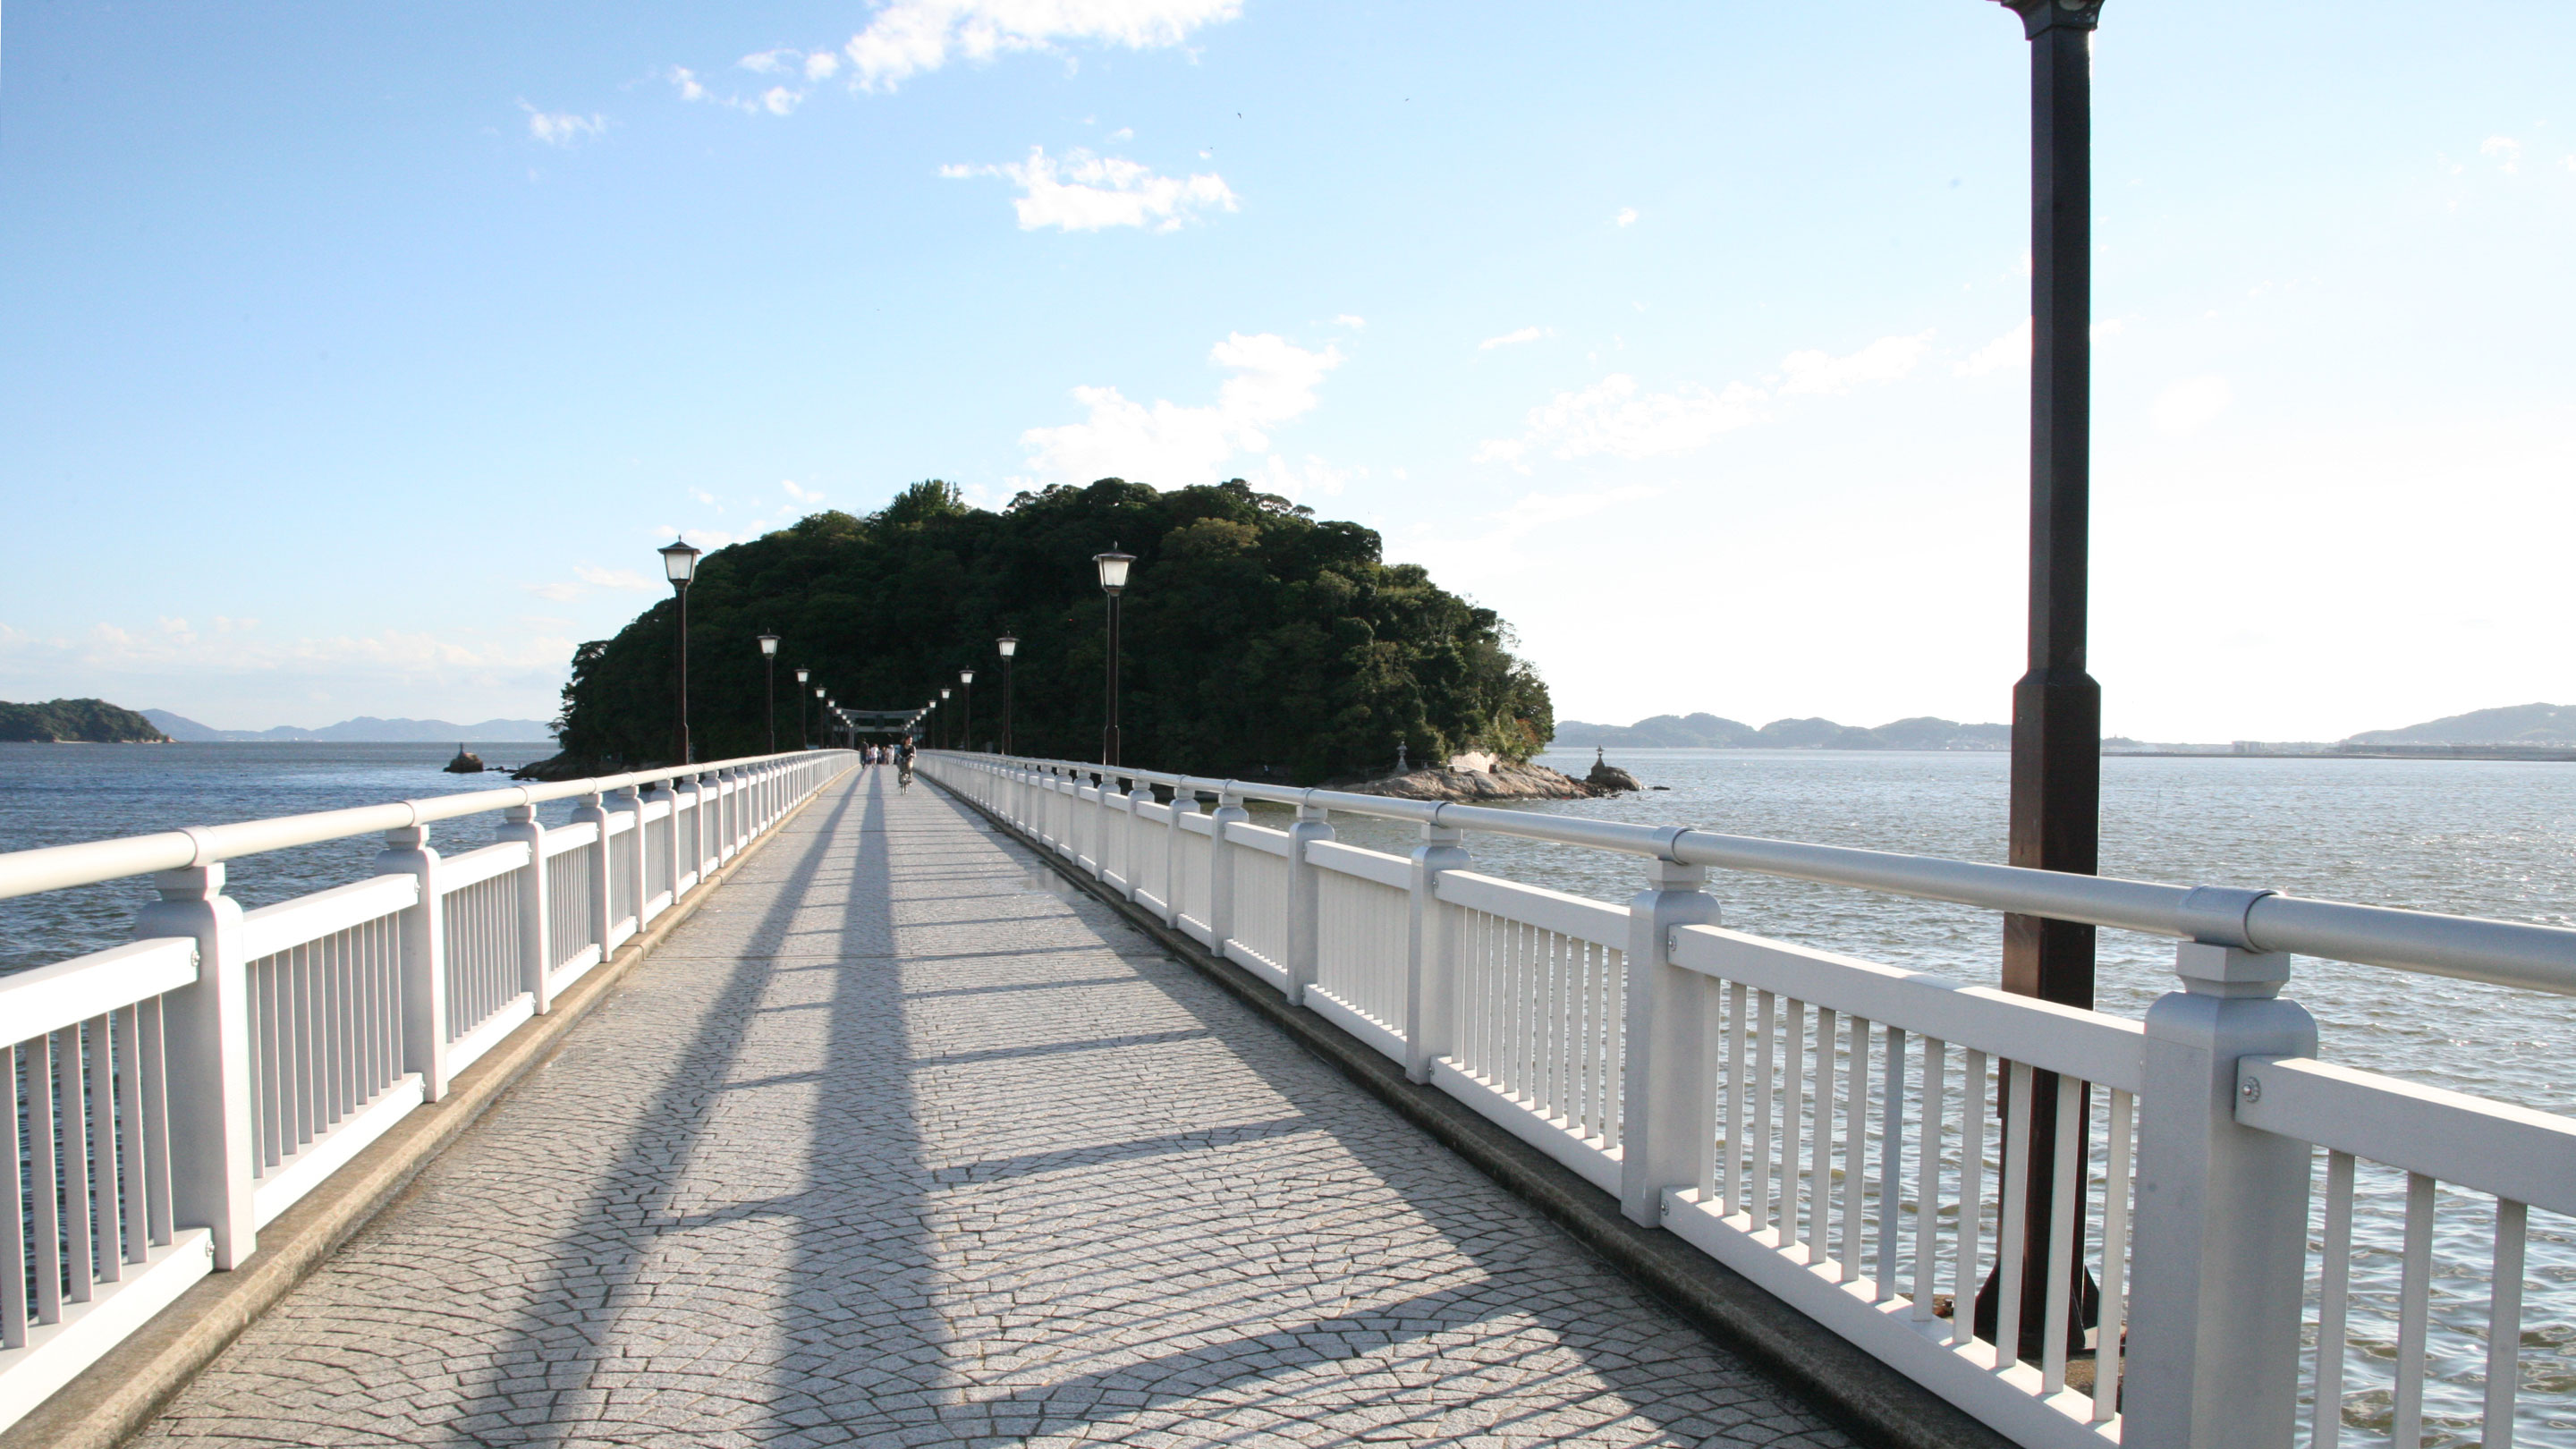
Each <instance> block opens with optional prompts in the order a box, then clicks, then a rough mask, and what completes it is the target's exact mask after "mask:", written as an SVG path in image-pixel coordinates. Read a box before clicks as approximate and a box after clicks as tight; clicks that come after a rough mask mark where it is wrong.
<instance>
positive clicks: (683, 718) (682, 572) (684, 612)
mask: <svg viewBox="0 0 2576 1449" xmlns="http://www.w3.org/2000/svg"><path fill="white" fill-rule="evenodd" d="M654 551H655V552H657V553H659V554H661V555H662V573H663V575H664V576H665V577H667V578H668V579H670V581H671V592H672V593H674V594H677V595H679V597H680V701H679V703H680V763H681V764H683V765H694V764H696V763H697V762H698V757H697V755H696V754H695V753H693V752H692V751H691V750H690V748H689V582H690V580H692V579H695V578H696V577H697V576H698V554H699V550H697V549H694V548H691V547H689V543H688V540H686V539H679V538H675V539H673V540H671V541H670V542H669V543H668V544H665V545H664V546H663V547H661V548H659V549H656V550H654Z"/></svg>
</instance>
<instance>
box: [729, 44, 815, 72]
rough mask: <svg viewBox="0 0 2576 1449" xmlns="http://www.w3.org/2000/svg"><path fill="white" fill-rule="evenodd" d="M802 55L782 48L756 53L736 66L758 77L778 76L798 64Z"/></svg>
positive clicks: (737, 62)
mask: <svg viewBox="0 0 2576 1449" xmlns="http://www.w3.org/2000/svg"><path fill="white" fill-rule="evenodd" d="M801 54H802V52H799V51H794V50H789V49H787V48H786V47H784V46H781V47H780V48H778V49H776V50H762V51H755V52H753V53H752V54H750V55H746V56H744V57H743V58H742V59H740V60H738V61H735V62H734V64H736V65H738V66H741V67H742V68H743V69H744V70H747V71H751V72H753V73H755V74H758V75H776V74H778V73H779V72H781V71H783V70H786V69H787V68H788V67H790V66H792V65H794V64H796V62H797V60H798V58H799V56H800V55H801Z"/></svg>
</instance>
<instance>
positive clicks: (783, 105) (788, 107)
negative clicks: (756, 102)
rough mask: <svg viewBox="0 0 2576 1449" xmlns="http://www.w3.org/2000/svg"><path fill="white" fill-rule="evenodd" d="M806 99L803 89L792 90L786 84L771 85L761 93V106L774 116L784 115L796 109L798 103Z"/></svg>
mask: <svg viewBox="0 0 2576 1449" xmlns="http://www.w3.org/2000/svg"><path fill="white" fill-rule="evenodd" d="M804 99H805V93H804V92H803V91H791V90H789V89H788V88H787V87H785V86H771V87H770V88H769V89H767V90H765V91H762V92H761V93H760V107H761V109H762V110H765V111H767V112H769V113H770V114H771V115H773V116H783V115H786V114H787V113H788V112H790V111H793V110H795V109H796V106H797V103H798V102H800V101H802V100H804Z"/></svg>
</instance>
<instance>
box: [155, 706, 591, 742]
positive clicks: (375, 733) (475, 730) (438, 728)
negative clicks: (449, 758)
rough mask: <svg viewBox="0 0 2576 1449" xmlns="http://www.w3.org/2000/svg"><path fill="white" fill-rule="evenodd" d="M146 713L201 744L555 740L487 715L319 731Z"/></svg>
mask: <svg viewBox="0 0 2576 1449" xmlns="http://www.w3.org/2000/svg"><path fill="white" fill-rule="evenodd" d="M143 717H144V718H145V719H148V720H150V721H152V723H153V726H154V727H155V728H157V729H159V730H160V731H161V733H163V734H165V735H168V736H169V737H170V738H172V739H174V740H179V741H182V742H186V743H200V742H204V741H209V740H289V741H293V740H310V741H314V742H317V743H324V744H329V743H342V744H358V743H366V744H436V743H440V742H448V743H456V742H461V741H468V740H470V741H472V742H474V743H476V744H516V743H522V742H524V743H531V744H550V743H552V742H553V741H554V737H555V732H554V727H553V726H551V725H548V724H545V723H543V722H541V721H538V720H532V719H487V720H484V721H482V722H481V723H479V724H450V723H448V722H447V721H446V720H443V719H378V718H376V717H375V716H374V715H360V716H359V717H358V718H356V719H345V720H342V721H340V722H339V723H338V724H335V725H324V726H323V727H322V728H320V729H318V730H303V729H297V728H296V727H295V726H293V725H279V726H278V727H277V728H275V729H266V730H219V729H215V728H212V727H211V726H207V725H201V724H199V723H197V722H196V721H195V720H192V719H189V718H187V717H186V716H184V715H175V714H172V713H171V712H170V711H168V710H166V709H147V710H145V711H143Z"/></svg>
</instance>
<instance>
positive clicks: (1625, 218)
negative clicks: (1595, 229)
mask: <svg viewBox="0 0 2576 1449" xmlns="http://www.w3.org/2000/svg"><path fill="white" fill-rule="evenodd" d="M1610 220H1611V223H1612V224H1613V225H1616V226H1635V225H1636V224H1637V208H1635V207H1633V206H1623V207H1621V208H1619V214H1618V215H1617V216H1614V217H1612V218H1610Z"/></svg>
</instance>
